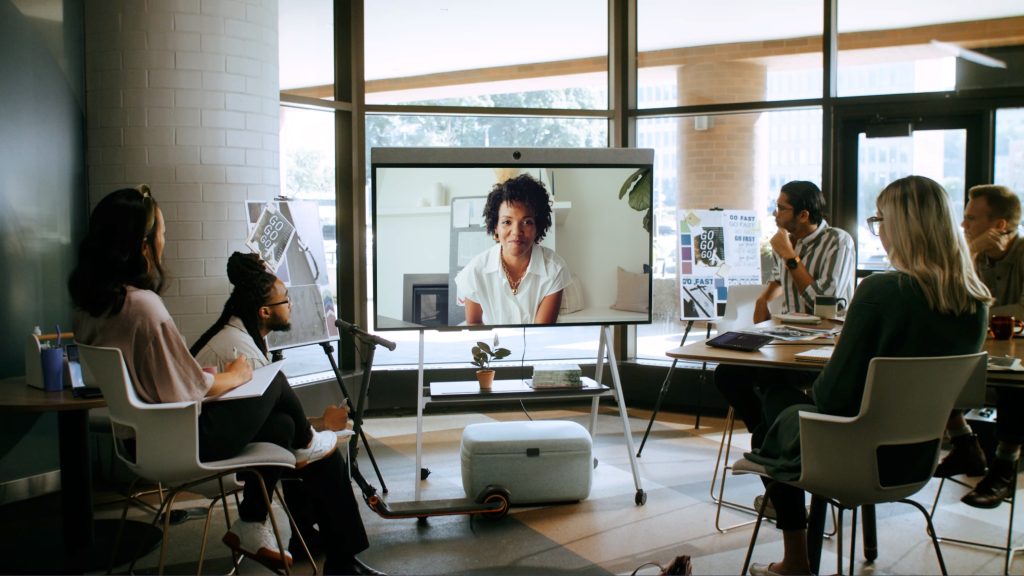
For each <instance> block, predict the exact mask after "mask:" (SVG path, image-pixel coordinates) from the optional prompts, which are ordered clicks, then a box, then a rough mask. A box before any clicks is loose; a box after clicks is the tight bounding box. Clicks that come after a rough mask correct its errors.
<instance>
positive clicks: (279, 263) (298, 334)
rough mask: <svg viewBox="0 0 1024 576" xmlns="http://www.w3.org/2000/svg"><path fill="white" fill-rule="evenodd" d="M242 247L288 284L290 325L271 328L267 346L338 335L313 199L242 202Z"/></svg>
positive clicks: (280, 346) (312, 341)
mask: <svg viewBox="0 0 1024 576" xmlns="http://www.w3.org/2000/svg"><path fill="white" fill-rule="evenodd" d="M246 215H247V222H248V225H249V235H248V237H247V238H246V246H248V247H249V249H250V250H252V251H253V252H256V253H258V254H259V255H260V257H261V258H262V259H263V261H264V262H266V263H267V265H268V266H269V267H270V269H271V271H273V273H274V274H275V275H277V277H278V278H280V279H281V281H282V282H284V283H285V286H287V287H288V298H289V300H290V301H291V305H292V313H291V325H292V327H291V330H289V331H287V332H271V333H270V334H269V335H268V336H267V346H268V348H269V349H271V350H280V349H284V348H293V347H296V346H304V345H306V344H316V343H320V342H325V341H328V340H331V339H336V338H337V337H338V328H337V326H335V325H334V321H335V320H336V319H337V309H336V306H335V303H334V298H333V296H332V295H331V290H330V280H329V278H328V275H327V272H328V271H327V257H326V253H325V251H324V236H323V228H322V227H321V223H320V215H319V209H318V206H317V203H316V202H313V201H302V200H290V201H273V202H246Z"/></svg>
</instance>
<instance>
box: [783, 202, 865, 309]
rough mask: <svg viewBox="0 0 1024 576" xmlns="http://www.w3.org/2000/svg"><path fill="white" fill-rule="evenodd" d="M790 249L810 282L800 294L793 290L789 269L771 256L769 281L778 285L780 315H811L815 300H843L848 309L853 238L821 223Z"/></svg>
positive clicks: (851, 280) (853, 262)
mask: <svg viewBox="0 0 1024 576" xmlns="http://www.w3.org/2000/svg"><path fill="white" fill-rule="evenodd" d="M793 248H795V249H796V253H797V255H798V256H800V262H802V263H803V265H804V267H806V268H807V272H808V273H809V274H810V275H811V277H812V278H814V282H811V284H809V285H808V286H807V288H804V290H803V291H802V292H801V291H799V290H797V286H796V282H794V281H793V277H792V275H791V274H790V273H789V269H788V268H786V265H785V263H784V262H783V261H782V259H781V258H779V256H778V254H773V256H774V258H773V260H774V264H773V266H772V275H771V280H772V281H774V282H778V283H780V284H781V285H782V313H783V314H788V313H793V312H804V313H806V314H813V313H814V298H815V297H816V296H835V297H836V298H844V299H846V305H847V306H849V305H850V300H851V299H852V298H853V287H854V266H855V265H856V253H855V251H854V247H853V238H851V237H850V235H849V234H847V233H846V231H844V230H840V229H839V228H833V227H832V226H829V225H828V223H827V222H825V221H824V220H822V221H821V223H820V224H818V228H817V229H816V230H815V231H814V232H812V233H811V234H810V235H808V236H806V237H804V238H801V239H799V240H797V241H796V244H794V245H793Z"/></svg>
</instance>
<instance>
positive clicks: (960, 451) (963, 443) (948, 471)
mask: <svg viewBox="0 0 1024 576" xmlns="http://www.w3.org/2000/svg"><path fill="white" fill-rule="evenodd" d="M951 442H952V443H953V449H952V450H950V451H949V454H946V457H945V458H943V459H942V462H939V465H938V466H937V467H936V468H935V473H934V474H932V476H934V477H936V478H949V477H951V476H958V475H960V474H965V475H967V476H984V475H985V473H986V472H988V462H986V459H985V451H984V450H982V449H981V443H980V442H978V435H977V434H964V435H962V436H957V437H955V438H953V439H952V440H951Z"/></svg>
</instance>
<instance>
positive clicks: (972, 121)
mask: <svg viewBox="0 0 1024 576" xmlns="http://www.w3.org/2000/svg"><path fill="white" fill-rule="evenodd" d="M905 118H911V119H893V120H888V121H886V120H884V119H882V120H880V119H879V118H877V117H875V118H871V119H866V120H861V121H854V122H848V123H845V124H844V126H843V129H842V132H841V138H842V141H843V142H844V147H843V151H842V154H843V162H842V163H841V165H842V167H843V168H842V171H841V182H842V195H841V197H842V203H841V208H840V210H839V211H838V212H839V213H840V215H841V216H840V218H837V223H838V224H839V225H840V226H841V227H843V228H844V229H845V230H846V231H847V232H849V233H850V234H851V235H852V236H853V237H854V239H855V240H856V242H857V275H858V276H866V275H868V274H870V273H872V272H876V271H879V270H886V269H887V268H888V267H889V262H888V259H887V258H886V254H885V251H884V250H883V249H882V243H881V241H880V240H879V239H878V237H877V236H874V235H873V234H871V232H870V231H869V230H868V227H867V224H866V222H865V221H866V219H867V218H868V217H870V216H872V215H874V214H875V200H876V199H877V198H878V194H879V193H880V192H881V191H882V189H883V188H885V186H886V185H887V184H889V183H890V182H892V181H894V180H897V179H899V178H902V177H904V176H908V175H911V174H916V175H919V176H927V177H929V178H931V179H933V180H935V181H936V182H938V183H939V184H942V186H943V187H944V188H945V189H946V191H947V192H948V193H949V196H950V198H951V199H952V201H953V206H954V210H955V213H956V218H957V222H959V221H960V219H961V218H962V216H963V208H964V198H965V196H966V193H967V189H968V188H970V187H971V186H973V185H975V184H979V183H981V182H982V181H983V179H984V173H985V172H986V170H985V169H984V167H983V166H981V165H980V164H981V163H982V162H983V161H981V160H980V158H982V157H983V156H984V155H983V154H982V152H983V150H981V149H980V147H979V146H978V144H979V143H980V142H983V141H984V138H982V137H981V134H980V133H981V129H980V127H981V126H982V125H983V123H982V122H981V120H982V117H981V116H980V115H977V116H975V115H972V116H962V117H955V118H949V117H943V118H930V119H929V118H922V117H920V116H917V117H909V116H908V117H905ZM975 148H979V149H975Z"/></svg>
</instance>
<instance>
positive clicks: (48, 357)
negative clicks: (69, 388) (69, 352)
mask: <svg viewBox="0 0 1024 576" xmlns="http://www.w3.org/2000/svg"><path fill="white" fill-rule="evenodd" d="M39 357H40V358H41V359H42V363H43V390H46V391H47V392H58V391H60V390H61V389H63V388H64V349H63V348H44V349H42V350H40V351H39Z"/></svg>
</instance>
